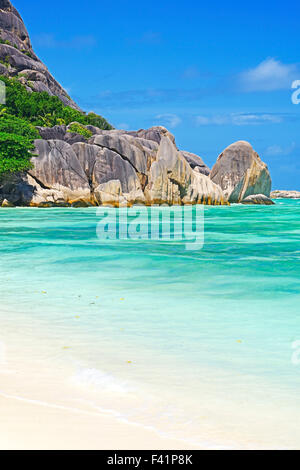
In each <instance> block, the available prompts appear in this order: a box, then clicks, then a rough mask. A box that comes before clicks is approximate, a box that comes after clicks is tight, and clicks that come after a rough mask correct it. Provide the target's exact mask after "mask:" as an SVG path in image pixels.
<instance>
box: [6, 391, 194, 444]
mask: <svg viewBox="0 0 300 470" xmlns="http://www.w3.org/2000/svg"><path fill="white" fill-rule="evenodd" d="M0 415H1V420H0V450H115V449H118V450H150V449H158V450H173V449H174V450H179V449H186V450H193V449H196V447H193V446H191V445H187V444H186V443H184V441H181V440H175V439H170V438H164V437H162V436H159V435H158V433H156V432H155V431H154V430H153V431H152V430H148V429H145V428H143V427H141V426H136V425H134V424H130V423H126V422H121V421H120V420H117V419H116V418H114V417H111V416H104V415H101V414H100V413H92V412H88V411H83V410H76V409H72V408H64V407H61V406H59V405H52V404H47V403H45V402H34V401H33V400H32V401H31V400H28V399H23V398H21V397H18V396H13V395H11V396H10V395H7V394H5V393H3V392H1V391H0Z"/></svg>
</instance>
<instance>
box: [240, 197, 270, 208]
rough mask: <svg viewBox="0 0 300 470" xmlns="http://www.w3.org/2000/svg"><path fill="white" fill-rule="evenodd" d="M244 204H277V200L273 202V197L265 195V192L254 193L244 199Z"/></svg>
mask: <svg viewBox="0 0 300 470" xmlns="http://www.w3.org/2000/svg"><path fill="white" fill-rule="evenodd" d="M242 204H260V205H265V206H272V205H274V204H275V202H273V201H272V199H270V198H269V197H267V196H265V195H264V194H252V195H251V196H247V197H246V198H245V199H243V200H242Z"/></svg>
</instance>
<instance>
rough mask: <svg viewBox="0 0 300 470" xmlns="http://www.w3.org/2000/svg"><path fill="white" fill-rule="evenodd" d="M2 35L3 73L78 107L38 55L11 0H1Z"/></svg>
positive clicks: (1, 69) (0, 65)
mask: <svg viewBox="0 0 300 470" xmlns="http://www.w3.org/2000/svg"><path fill="white" fill-rule="evenodd" d="M0 39H1V43H0V60H1V63H0V74H1V75H6V76H7V77H16V78H18V79H19V80H20V82H21V83H23V84H24V85H25V86H26V87H27V89H28V90H29V91H32V90H33V91H46V92H47V93H48V94H49V95H55V96H57V97H58V98H59V99H60V100H61V101H62V102H63V103H64V104H65V105H67V106H71V107H72V108H75V109H79V108H78V106H77V104H76V103H75V102H74V101H73V100H72V99H71V98H70V97H69V96H68V94H67V92H66V91H65V90H64V89H63V88H62V86H61V85H60V84H59V83H58V82H57V81H56V80H55V79H54V78H53V77H52V75H51V74H50V72H49V71H48V69H47V67H46V66H45V65H44V64H43V63H42V62H41V61H40V60H39V58H38V57H37V56H36V55H35V53H34V51H33V49H32V46H31V42H30V38H29V34H28V32H27V29H26V27H25V25H24V23H23V20H22V18H21V16H20V14H19V13H18V11H17V10H16V9H15V8H14V7H13V6H12V4H11V2H10V1H9V0H0Z"/></svg>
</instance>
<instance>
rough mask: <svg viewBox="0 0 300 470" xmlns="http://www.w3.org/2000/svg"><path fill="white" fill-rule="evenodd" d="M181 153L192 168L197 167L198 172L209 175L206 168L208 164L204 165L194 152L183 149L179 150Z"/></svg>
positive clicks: (208, 170)
mask: <svg viewBox="0 0 300 470" xmlns="http://www.w3.org/2000/svg"><path fill="white" fill-rule="evenodd" d="M181 154H182V155H183V156H184V158H185V159H186V161H187V162H188V164H189V165H190V167H191V168H192V169H193V170H195V169H197V168H198V169H199V172H200V173H202V174H203V175H206V176H209V174H210V168H208V166H207V165H205V163H204V161H203V160H202V158H201V157H199V156H198V155H195V154H194V153H190V152H185V151H181ZM197 171H198V170H197Z"/></svg>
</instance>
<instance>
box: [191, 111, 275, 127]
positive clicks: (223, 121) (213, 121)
mask: <svg viewBox="0 0 300 470" xmlns="http://www.w3.org/2000/svg"><path fill="white" fill-rule="evenodd" d="M282 121H283V118H282V116H280V115H277V114H267V113H265V114H256V113H231V114H225V115H215V116H197V117H196V124H197V125H198V126H205V125H206V126H207V125H215V126H224V125H235V126H246V125H255V124H263V123H273V124H279V123H281V122H282Z"/></svg>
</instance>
